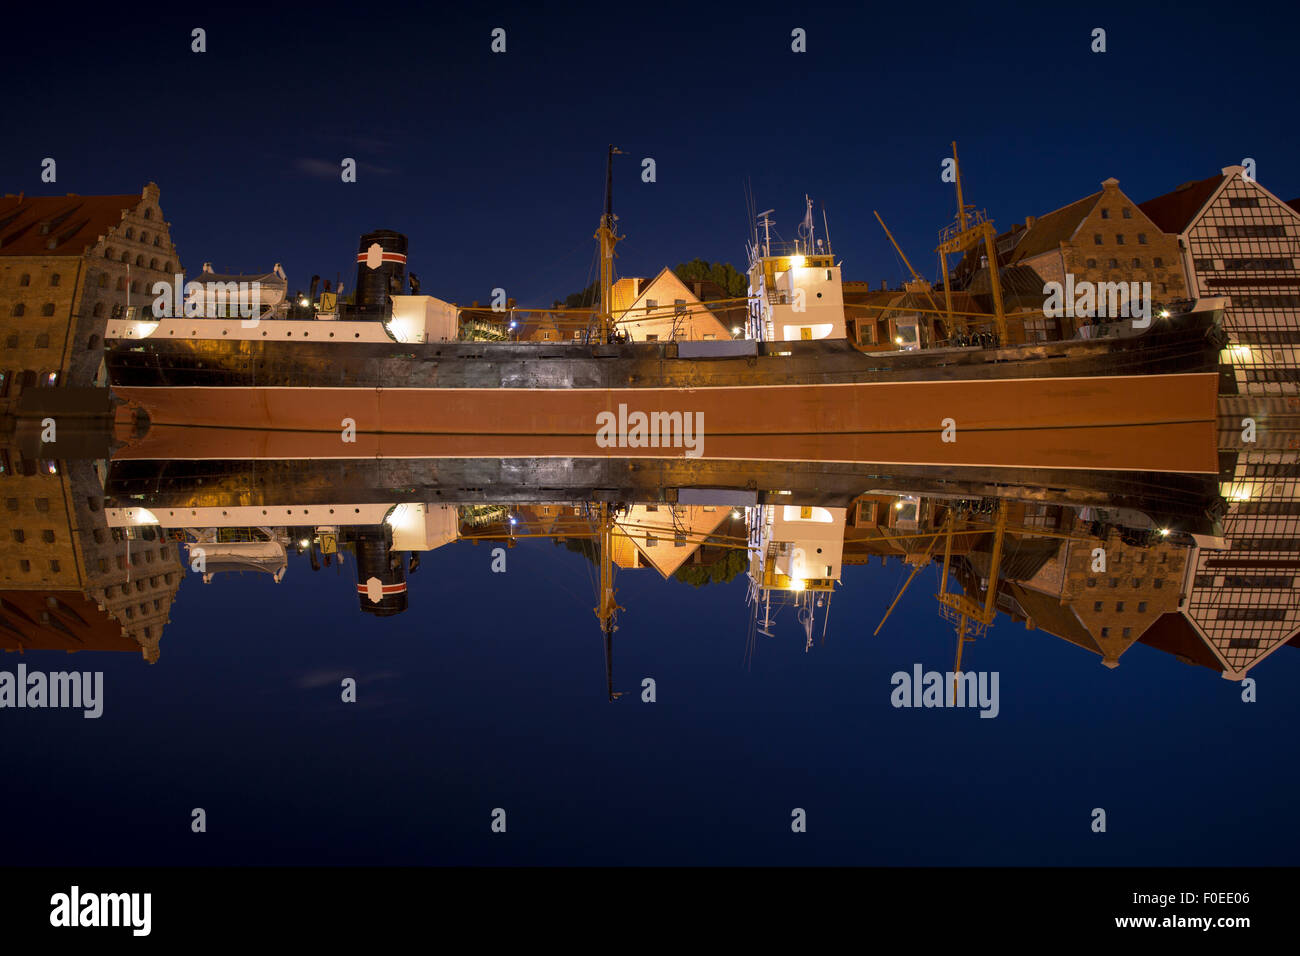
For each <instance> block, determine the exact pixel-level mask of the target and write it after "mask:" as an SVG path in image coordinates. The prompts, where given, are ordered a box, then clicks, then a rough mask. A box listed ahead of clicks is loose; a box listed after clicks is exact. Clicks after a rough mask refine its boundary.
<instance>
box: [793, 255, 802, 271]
mask: <svg viewBox="0 0 1300 956" xmlns="http://www.w3.org/2000/svg"><path fill="white" fill-rule="evenodd" d="M803 263H804V258H803V256H791V257H790V268H791V269H798V268H799V267H800V266H802V265H803Z"/></svg>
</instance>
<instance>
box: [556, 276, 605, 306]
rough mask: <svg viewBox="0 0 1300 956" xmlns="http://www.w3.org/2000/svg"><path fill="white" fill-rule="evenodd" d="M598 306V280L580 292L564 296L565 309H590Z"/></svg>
mask: <svg viewBox="0 0 1300 956" xmlns="http://www.w3.org/2000/svg"><path fill="white" fill-rule="evenodd" d="M599 304H600V280H599V279H597V280H596V281H595V282H593V283H592V284H591V285H589V286H587V288H585V289H583V290H582V291H581V292H575V293H573V295H570V296H566V297H565V299H564V307H565V308H566V309H590V308H594V307H596V306H597V305H599Z"/></svg>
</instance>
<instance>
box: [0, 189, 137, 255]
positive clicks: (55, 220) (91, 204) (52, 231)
mask: <svg viewBox="0 0 1300 956" xmlns="http://www.w3.org/2000/svg"><path fill="white" fill-rule="evenodd" d="M140 201H141V197H140V196H138V195H136V196H76V195H68V196H21V197H20V196H5V197H4V198H3V199H0V255H4V256H50V255H53V256H79V255H81V254H82V253H83V252H85V249H86V247H87V246H89V245H93V244H94V243H95V242H96V241H97V240H98V239H99V237H100V236H102V235H104V234H105V233H107V232H108V231H109V230H110V229H112V228H113V227H114V226H116V225H117V224H118V223H120V222H121V221H122V210H124V209H132V208H134V207H135V206H136V205H138V204H139V203H140Z"/></svg>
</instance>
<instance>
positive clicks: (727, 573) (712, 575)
mask: <svg viewBox="0 0 1300 956" xmlns="http://www.w3.org/2000/svg"><path fill="white" fill-rule="evenodd" d="M748 566H749V554H748V552H746V551H741V550H735V551H728V552H727V553H726V554H724V555H723V556H722V557H721V558H719V559H718V560H717V561H714V562H713V563H712V564H683V565H682V566H681V567H680V568H678V569H677V573H676V574H674V575H673V577H674V578H676V579H677V580H678V581H684V582H686V583H687V584H689V585H691V586H692V587H697V588H701V587H704V585H706V584H725V583H726V582H727V581H730V580H731V579H732V578H734V577H735V576H736V575H738V574H740V572H742V571H744V570H745V569H746V568H747V567H748Z"/></svg>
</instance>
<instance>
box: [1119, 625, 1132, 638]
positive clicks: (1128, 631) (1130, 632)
mask: <svg viewBox="0 0 1300 956" xmlns="http://www.w3.org/2000/svg"><path fill="white" fill-rule="evenodd" d="M1122 633H1123V635H1124V637H1128V636H1129V635H1130V634H1132V633H1133V628H1131V627H1126V628H1124V630H1123V632H1122Z"/></svg>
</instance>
